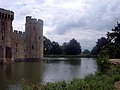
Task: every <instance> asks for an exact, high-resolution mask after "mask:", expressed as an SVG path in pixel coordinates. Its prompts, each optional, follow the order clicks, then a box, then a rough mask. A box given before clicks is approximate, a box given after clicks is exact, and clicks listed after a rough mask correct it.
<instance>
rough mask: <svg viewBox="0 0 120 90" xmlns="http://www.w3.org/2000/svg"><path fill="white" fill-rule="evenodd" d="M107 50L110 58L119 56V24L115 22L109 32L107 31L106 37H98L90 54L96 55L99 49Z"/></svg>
mask: <svg viewBox="0 0 120 90" xmlns="http://www.w3.org/2000/svg"><path fill="white" fill-rule="evenodd" d="M103 50H107V53H106V54H108V55H109V57H110V58H120V24H119V23H118V22H117V26H115V28H113V29H112V30H111V31H110V32H107V38H104V37H102V38H100V39H98V42H97V43H96V46H95V47H94V48H93V49H92V51H91V54H92V55H98V54H99V53H100V52H101V51H103Z"/></svg>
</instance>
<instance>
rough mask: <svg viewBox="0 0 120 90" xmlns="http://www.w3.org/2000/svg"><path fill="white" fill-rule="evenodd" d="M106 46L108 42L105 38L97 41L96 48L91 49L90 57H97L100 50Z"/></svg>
mask: <svg viewBox="0 0 120 90" xmlns="http://www.w3.org/2000/svg"><path fill="white" fill-rule="evenodd" d="M107 44H108V40H107V38H105V37H101V38H100V39H98V41H97V42H96V46H95V47H93V49H92V50H91V54H92V55H98V54H99V52H100V51H101V50H102V48H103V47H104V46H105V45H107Z"/></svg>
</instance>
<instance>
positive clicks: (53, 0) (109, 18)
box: [0, 0, 120, 49]
mask: <svg viewBox="0 0 120 90" xmlns="http://www.w3.org/2000/svg"><path fill="white" fill-rule="evenodd" d="M10 2H11V3H10ZM0 6H1V8H5V9H10V10H13V11H14V12H15V20H14V21H13V28H14V29H17V30H21V31H24V28H25V16H27V15H31V16H33V17H36V18H41V19H43V20H44V35H45V36H47V37H48V38H50V39H51V40H55V41H58V42H59V43H62V42H65V41H69V40H70V39H71V38H76V39H77V40H78V41H79V42H81V45H82V47H83V49H84V48H85V49H86V48H88V49H91V48H92V47H93V46H94V45H95V42H96V40H97V39H98V38H99V37H101V36H105V34H106V32H107V31H109V30H111V28H112V27H113V26H115V25H116V22H117V21H120V5H119V0H101V1H98V0H59V1H58V0H1V1H0ZM88 43H89V44H88Z"/></svg>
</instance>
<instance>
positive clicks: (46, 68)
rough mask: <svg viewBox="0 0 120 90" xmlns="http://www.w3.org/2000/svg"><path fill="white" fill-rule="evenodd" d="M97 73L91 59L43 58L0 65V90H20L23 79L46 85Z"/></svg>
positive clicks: (95, 65)
mask: <svg viewBox="0 0 120 90" xmlns="http://www.w3.org/2000/svg"><path fill="white" fill-rule="evenodd" d="M96 71H97V64H96V60H94V59H93V58H45V59H44V61H41V62H20V63H14V64H9V65H0V90H21V89H20V85H19V83H20V81H21V80H22V79H23V78H24V79H26V80H30V81H31V82H33V83H47V82H55V81H62V80H66V81H67V80H71V79H73V78H84V77H85V76H86V75H88V74H94V73H95V72H96Z"/></svg>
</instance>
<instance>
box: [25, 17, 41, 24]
mask: <svg viewBox="0 0 120 90" xmlns="http://www.w3.org/2000/svg"><path fill="white" fill-rule="evenodd" d="M26 23H31V24H39V25H43V20H41V19H36V18H32V17H31V16H26Z"/></svg>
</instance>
